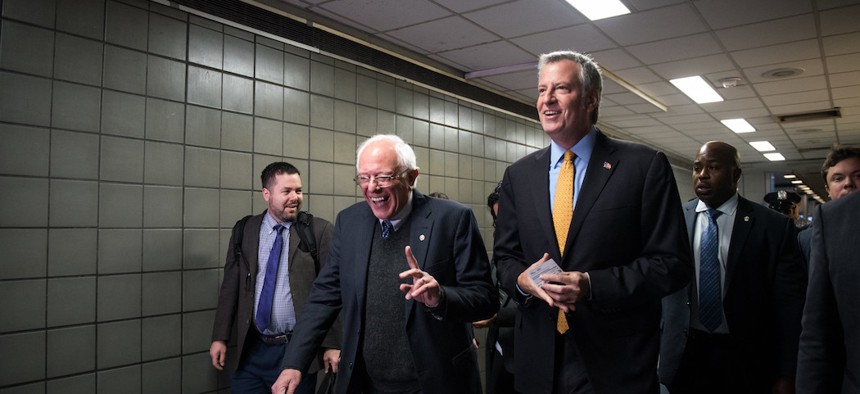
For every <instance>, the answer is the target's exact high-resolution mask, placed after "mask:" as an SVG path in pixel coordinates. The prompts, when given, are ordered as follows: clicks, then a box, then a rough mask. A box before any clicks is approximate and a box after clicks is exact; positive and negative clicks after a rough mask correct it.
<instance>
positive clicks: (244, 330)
mask: <svg viewBox="0 0 860 394" xmlns="http://www.w3.org/2000/svg"><path fill="white" fill-rule="evenodd" d="M264 215H267V212H266V211H263V213H261V214H259V215H255V216H253V217H251V218H250V219H248V222H247V223H245V230H244V234H243V235H242V243H241V245H242V255H241V259H240V261H239V262H238V264H237V263H236V262H235V261H234V260H235V259H234V249H233V244H234V242H233V241H234V240H233V239H232V238H231V239H230V246H229V247H228V248H227V263H226V264H225V265H224V281H223V282H222V284H221V292H220V294H219V297H218V306H217V308H216V310H215V324H214V327H213V329H212V340H213V341H216V340H220V341H229V340H230V333H231V331H232V327H233V326H235V327H236V331H237V336H236V348H237V351H236V357H235V360H236V361H238V360H239V359H240V358H241V355H242V351H243V349H244V345H245V340H246V339H247V338H248V332H249V330H254V329H255V328H254V326H253V321H254V316H253V314H254V288H255V286H256V282H257V271H258V270H259V264H258V262H257V252H258V251H257V249H259V247H260V226H261V225H262V224H263V217H264ZM312 229H313V233H314V238H315V239H316V242H317V250H318V251H319V259H320V266H321V267H320V269H322V267H324V266H325V265H326V262H327V261H328V260H329V258H328V255H329V253H328V252H329V245H330V243H331V233H332V225H331V223H330V222H329V221H327V220H325V219H321V218H317V217H315V218H314V222H313V228H312ZM299 241H300V238H299V234H298V233H297V232H296V226H290V247H289V249H288V250H289V254H290V257H289V259H288V261H289V264H288V266H289V270H290V292H291V293H292V296H293V306H294V307H295V310H296V320H298V321H301V320H302V318H303V316H304V313H303V307H304V305H305V301H306V300H307V299H308V295H309V293H310V288H311V284H312V283H313V281H314V278H316V267H315V266H314V260H313V257H312V256H311V254H310V252H309V251H308V250H307V248H305V246H304V245H302V246H301V247H299V243H300V242H299ZM322 346H323V347H325V348H339V347H340V329H339V327H337V329H335V330H332V331H331V333H330V334H329V336H328V337H327V338H326V341H325V342H323V344H322ZM228 360H229V358H228ZM234 365H235V364H234ZM321 366H322V363H321V358H320V359H318V362H316V363H314V364H313V366H312V368H310V370H309V372H311V373H313V372H316V371H318V370H319V369H320V367H321Z"/></svg>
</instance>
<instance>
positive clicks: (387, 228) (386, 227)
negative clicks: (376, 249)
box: [382, 220, 394, 239]
mask: <svg viewBox="0 0 860 394" xmlns="http://www.w3.org/2000/svg"><path fill="white" fill-rule="evenodd" d="M392 229H394V225H392V224H391V221H389V220H383V221H382V239H388V237H390V236H391V230H392Z"/></svg>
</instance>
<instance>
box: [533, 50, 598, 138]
mask: <svg viewBox="0 0 860 394" xmlns="http://www.w3.org/2000/svg"><path fill="white" fill-rule="evenodd" d="M597 104H598V99H597V95H596V94H595V93H594V92H591V93H589V94H586V93H585V92H583V88H582V80H581V73H580V65H579V64H578V63H576V62H575V61H572V60H567V59H564V60H559V61H557V62H553V63H548V64H546V65H545V66H544V68H543V70H541V73H540V79H539V81H538V99H537V110H538V115H539V116H540V123H541V126H542V127H543V130H544V132H545V133H546V134H547V135H548V136H549V137H550V138H551V139H552V140H553V141H555V143H557V144H559V145H561V146H562V147H563V148H570V147H572V146H573V145H575V144H576V142H578V141H579V140H580V139H581V138H582V137H583V136H584V135H585V134H586V133H588V131H589V130H590V129H591V125H592V122H591V113H592V112H593V111H594V110H595V108H597Z"/></svg>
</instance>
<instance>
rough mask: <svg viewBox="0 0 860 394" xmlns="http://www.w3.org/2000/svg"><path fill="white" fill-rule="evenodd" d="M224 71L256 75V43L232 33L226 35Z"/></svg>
mask: <svg viewBox="0 0 860 394" xmlns="http://www.w3.org/2000/svg"><path fill="white" fill-rule="evenodd" d="M224 71H229V72H233V73H236V74H240V75H244V76H247V77H251V76H253V75H254V43H252V42H250V41H246V40H243V39H241V38H238V37H233V36H231V35H225V36H224Z"/></svg>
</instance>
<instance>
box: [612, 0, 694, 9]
mask: <svg viewBox="0 0 860 394" xmlns="http://www.w3.org/2000/svg"><path fill="white" fill-rule="evenodd" d="M684 2H686V0H626V1H625V2H624V3H625V4H627V5H628V6H631V7H633V8H635V9H636V10H638V11H645V10H650V9H652V8H662V7H665V6H669V5H673V4H678V3H684Z"/></svg>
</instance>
